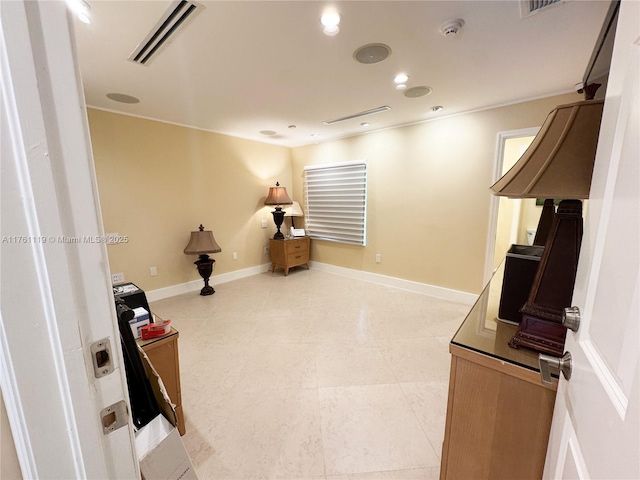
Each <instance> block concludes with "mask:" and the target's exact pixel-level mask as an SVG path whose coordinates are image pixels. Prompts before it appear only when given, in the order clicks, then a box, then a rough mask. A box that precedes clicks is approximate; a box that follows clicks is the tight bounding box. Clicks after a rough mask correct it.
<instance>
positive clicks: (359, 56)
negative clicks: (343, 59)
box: [353, 43, 391, 65]
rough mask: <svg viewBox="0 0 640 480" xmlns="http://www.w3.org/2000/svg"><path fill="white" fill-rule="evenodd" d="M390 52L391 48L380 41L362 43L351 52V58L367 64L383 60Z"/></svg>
mask: <svg viewBox="0 0 640 480" xmlns="http://www.w3.org/2000/svg"><path fill="white" fill-rule="evenodd" d="M390 54H391V49H390V48H389V47H388V46H386V45H384V44H382V43H370V44H369V45H363V46H362V47H360V48H358V49H357V50H356V51H355V52H353V58H355V60H356V61H357V62H360V63H364V64H365V65H369V64H372V63H378V62H381V61H383V60H384V59H385V58H387V57H388V56H389V55H390Z"/></svg>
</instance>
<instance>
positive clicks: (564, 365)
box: [538, 352, 572, 385]
mask: <svg viewBox="0 0 640 480" xmlns="http://www.w3.org/2000/svg"><path fill="white" fill-rule="evenodd" d="M538 365H539V366H540V378H542V383H544V384H545V385H553V381H552V380H551V368H552V367H553V368H555V369H556V370H558V371H560V372H562V374H563V375H564V378H566V379H567V380H569V379H570V378H571V368H572V364H571V353H569V352H564V355H563V356H562V357H553V356H551V355H545V354H544V353H540V354H539V355H538Z"/></svg>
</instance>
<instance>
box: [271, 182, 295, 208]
mask: <svg viewBox="0 0 640 480" xmlns="http://www.w3.org/2000/svg"><path fill="white" fill-rule="evenodd" d="M292 203H293V201H292V200H291V198H289V195H287V189H286V188H285V187H281V186H280V183H278V182H276V186H275V187H271V188H269V194H268V195H267V199H266V200H265V201H264V204H265V205H291V204H292Z"/></svg>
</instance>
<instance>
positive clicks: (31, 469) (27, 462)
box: [0, 313, 37, 478]
mask: <svg viewBox="0 0 640 480" xmlns="http://www.w3.org/2000/svg"><path fill="white" fill-rule="evenodd" d="M14 371H15V369H14V367H13V362H12V361H11V356H10V355H9V342H8V341H7V335H6V332H5V330H4V322H3V320H2V314H1V313H0V390H2V398H3V399H4V403H5V407H6V411H7V419H8V420H9V425H10V426H11V433H12V436H13V443H14V446H15V449H16V455H17V456H18V463H19V464H20V470H21V471H22V477H23V478H36V477H37V474H36V471H37V470H36V459H35V454H34V452H33V448H31V440H30V438H29V429H28V428H27V421H26V419H25V416H24V410H23V408H22V400H21V399H20V394H19V393H18V386H17V381H16V377H15V374H14ZM4 441H7V435H6V432H5V435H4Z"/></svg>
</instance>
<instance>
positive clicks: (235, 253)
mask: <svg viewBox="0 0 640 480" xmlns="http://www.w3.org/2000/svg"><path fill="white" fill-rule="evenodd" d="M231 256H232V257H233V259H234V260H237V259H238V252H233V253H232V254H231Z"/></svg>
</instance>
